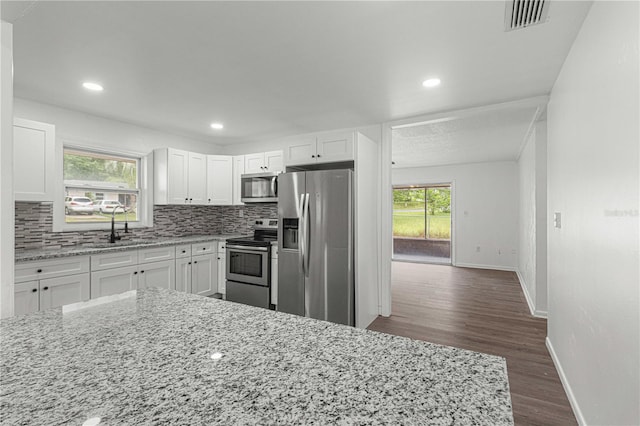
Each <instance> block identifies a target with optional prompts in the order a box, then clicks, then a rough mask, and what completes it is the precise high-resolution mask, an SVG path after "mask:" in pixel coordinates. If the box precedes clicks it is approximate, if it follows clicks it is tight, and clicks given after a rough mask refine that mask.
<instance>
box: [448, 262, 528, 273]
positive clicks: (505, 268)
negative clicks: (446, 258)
mask: <svg viewBox="0 0 640 426" xmlns="http://www.w3.org/2000/svg"><path fill="white" fill-rule="evenodd" d="M453 266H458V267H460V268H476V269H493V270H496V271H509V272H516V268H513V267H511V266H496V265H479V264H475V263H456V264H455V265H453Z"/></svg>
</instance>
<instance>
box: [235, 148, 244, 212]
mask: <svg viewBox="0 0 640 426" xmlns="http://www.w3.org/2000/svg"><path fill="white" fill-rule="evenodd" d="M244 161H245V158H244V155H236V156H234V157H233V205H234V206H242V205H244V203H243V202H242V200H241V198H242V187H241V185H242V180H241V179H242V174H243V173H244Z"/></svg>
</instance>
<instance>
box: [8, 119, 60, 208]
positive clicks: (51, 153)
mask: <svg viewBox="0 0 640 426" xmlns="http://www.w3.org/2000/svg"><path fill="white" fill-rule="evenodd" d="M55 144H56V131H55V126H54V125H52V124H46V123H39V122H37V121H31V120H24V119H21V118H15V119H14V121H13V160H14V167H13V185H14V186H13V188H14V194H15V200H16V201H54V187H53V185H54V183H55V170H54V168H55V151H56V149H55Z"/></svg>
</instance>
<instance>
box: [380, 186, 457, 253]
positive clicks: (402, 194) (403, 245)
mask: <svg viewBox="0 0 640 426" xmlns="http://www.w3.org/2000/svg"><path fill="white" fill-rule="evenodd" d="M451 210H452V204H451V183H441V184H415V185H402V186H394V187H393V257H392V258H393V260H394V261H401V262H420V263H439V264H447V265H450V264H451V229H452V226H451V225H452V222H451V221H452V219H451V218H452V215H451Z"/></svg>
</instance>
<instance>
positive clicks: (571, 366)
mask: <svg viewBox="0 0 640 426" xmlns="http://www.w3.org/2000/svg"><path fill="white" fill-rule="evenodd" d="M639 14H640V6H639V3H638V2H594V4H593V6H592V8H591V10H590V12H589V15H588V16H587V18H586V19H585V21H584V24H583V26H582V29H581V30H580V33H579V34H578V36H577V38H576V40H575V42H574V45H573V47H572V48H571V51H570V53H569V55H568V57H567V59H566V61H565V63H564V65H563V67H562V70H561V71H560V74H559V76H558V79H557V80H556V83H555V85H554V87H553V90H552V92H551V99H550V103H549V109H548V124H549V127H548V138H549V143H548V172H549V173H548V178H549V183H548V189H549V206H548V211H549V215H550V219H551V218H552V216H551V215H552V214H553V212H560V213H561V214H562V225H561V228H560V229H558V228H554V227H553V222H552V221H551V220H550V222H551V223H550V224H549V230H548V232H549V234H548V238H549V256H548V268H549V273H548V280H549V281H548V285H549V320H548V345H549V348H550V350H551V352H552V357H554V360H555V361H556V365H557V367H558V370H559V372H560V376H561V378H562V379H563V382H564V384H565V388H566V389H567V393H568V395H569V398H570V401H572V404H573V406H574V411H576V413H577V417H578V420H579V421H580V423H583V424H593V425H596V424H598V425H603V424H609V425H613V424H616V425H623V424H625V425H631V424H633V425H637V424H640V403H639V402H640V371H639V367H640V350H639V347H640V342H639V338H640V326H639V324H640V317H639V303H640V300H639V297H638V293H639V287H640V286H639V282H640V274H639V270H640V263H639V256H640V255H639V245H640V244H639V241H638V236H639V226H638V210H639V194H638V192H639V190H640V183H639V176H640V171H639V154H640V153H639V141H640V131H639V128H638V126H639V117H640V108H639V96H638V94H639V93H640V87H639V86H640V85H639V79H640V77H639V65H638V63H639V59H638V50H639V45H638V44H639V42H638V40H639V31H638V28H639V26H640V23H639Z"/></svg>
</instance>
